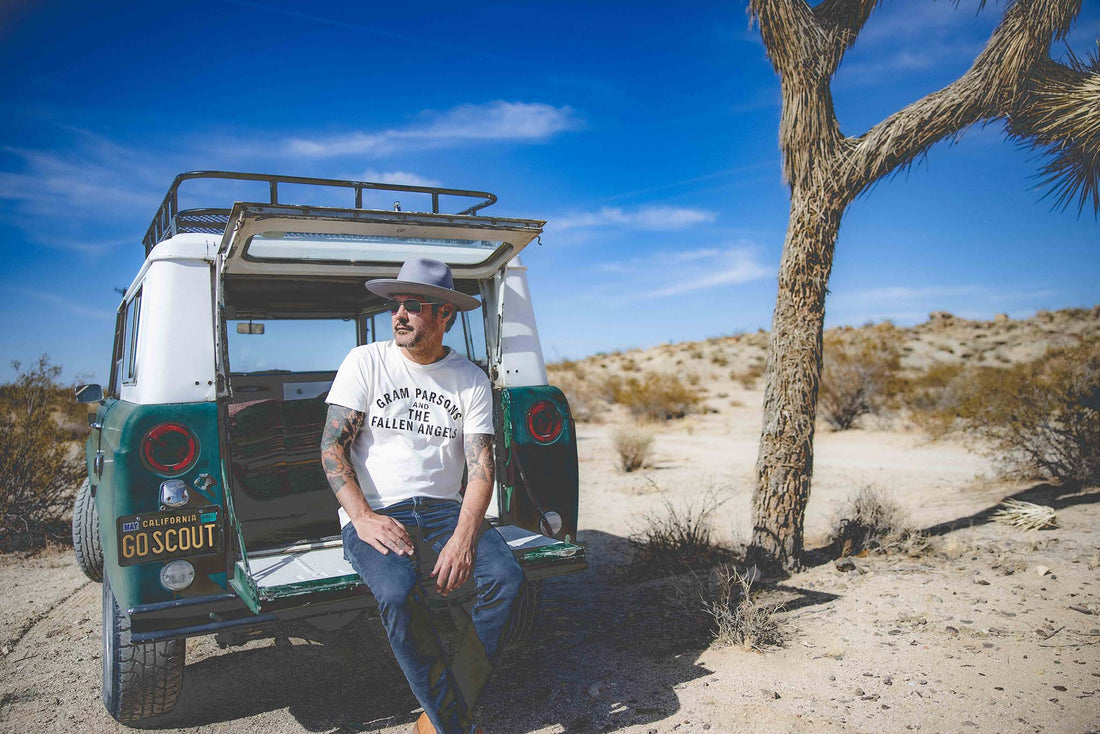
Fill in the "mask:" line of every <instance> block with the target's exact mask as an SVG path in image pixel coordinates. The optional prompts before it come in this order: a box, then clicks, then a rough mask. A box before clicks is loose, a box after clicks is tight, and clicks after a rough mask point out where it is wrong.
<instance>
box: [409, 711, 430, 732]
mask: <svg viewBox="0 0 1100 734" xmlns="http://www.w3.org/2000/svg"><path fill="white" fill-rule="evenodd" d="M412 734H435V727H434V726H432V720H431V719H429V718H428V714H427V713H423V714H420V718H419V719H417V720H416V723H415V724H413V728H412Z"/></svg>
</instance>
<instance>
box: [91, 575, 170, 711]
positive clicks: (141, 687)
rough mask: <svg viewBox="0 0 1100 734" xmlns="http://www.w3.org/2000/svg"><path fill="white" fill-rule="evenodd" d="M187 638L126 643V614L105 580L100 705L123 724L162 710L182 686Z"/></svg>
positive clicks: (127, 620) (128, 626)
mask: <svg viewBox="0 0 1100 734" xmlns="http://www.w3.org/2000/svg"><path fill="white" fill-rule="evenodd" d="M186 642H187V641H186V640H168V641H166V642H145V643H140V644H137V645H132V644H130V618H129V617H127V616H126V615H124V614H123V613H122V611H121V610H120V609H119V608H118V602H116V601H115V595H114V593H113V592H112V591H111V584H110V582H109V580H108V579H106V578H104V579H103V705H104V706H105V707H106V708H107V713H109V714H110V715H111V716H113V717H114V718H115V719H116V720H118V721H119V722H121V723H123V724H136V723H138V722H140V721H143V720H144V719H148V718H150V717H153V716H159V715H160V714H166V713H168V712H169V711H171V710H172V708H173V707H174V706H175V705H176V700H177V699H178V698H179V695H180V688H182V687H183V662H184V655H185V653H186V650H187V645H186Z"/></svg>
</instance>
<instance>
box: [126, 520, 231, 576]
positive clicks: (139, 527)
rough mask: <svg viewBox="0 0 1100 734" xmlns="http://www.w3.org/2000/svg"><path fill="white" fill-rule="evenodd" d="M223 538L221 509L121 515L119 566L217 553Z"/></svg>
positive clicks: (219, 550)
mask: <svg viewBox="0 0 1100 734" xmlns="http://www.w3.org/2000/svg"><path fill="white" fill-rule="evenodd" d="M222 535H223V532H222V518H221V508H220V507H196V508H194V509H183V510H167V511H165V512H147V513H144V514H141V515H124V516H123V517H120V518H118V563H119V565H120V566H132V565H134V564H135V563H148V562H150V561H164V560H168V559H170V558H187V557H188V556H204V555H207V554H210V553H219V552H221V549H222Z"/></svg>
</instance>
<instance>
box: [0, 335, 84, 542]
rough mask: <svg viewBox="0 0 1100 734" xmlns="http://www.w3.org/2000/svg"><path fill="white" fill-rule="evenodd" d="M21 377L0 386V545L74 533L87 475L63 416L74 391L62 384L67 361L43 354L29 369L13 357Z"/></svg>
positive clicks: (67, 411) (67, 412) (59, 537)
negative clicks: (77, 497)
mask: <svg viewBox="0 0 1100 734" xmlns="http://www.w3.org/2000/svg"><path fill="white" fill-rule="evenodd" d="M12 367H13V368H14V369H15V371H16V372H17V373H18V376H17V377H16V380H15V382H13V383H11V384H8V385H4V386H2V387H0V435H2V436H3V437H4V440H3V441H0V516H2V518H3V523H2V524H0V548H2V549H4V550H10V549H13V548H27V547H37V546H41V545H42V544H44V543H45V542H46V541H47V540H50V539H54V540H60V541H65V540H66V539H68V538H71V533H70V529H69V527H68V525H67V523H66V522H65V516H66V514H67V513H68V512H69V511H71V509H72V507H71V505H72V498H73V495H74V493H75V491H76V489H77V487H78V486H79V485H80V481H81V478H82V477H83V476H84V461H83V458H82V455H81V453H80V451H79V446H78V445H77V444H75V443H74V442H73V441H72V440H71V439H72V430H71V429H67V428H65V427H63V426H62V425H61V424H60V423H59V418H62V419H64V418H66V417H67V416H69V414H70V412H71V411H70V406H69V404H68V403H69V402H71V401H72V397H71V396H70V395H69V394H67V391H64V390H62V389H61V388H60V387H58V385H57V378H58V376H59V375H60V374H61V367H57V366H53V365H51V364H50V362H49V358H48V357H46V356H45V355H43V356H42V357H41V358H39V360H38V363H37V364H35V365H34V366H33V367H31V368H30V369H29V370H26V371H24V370H22V369H21V365H20V363H18V362H12Z"/></svg>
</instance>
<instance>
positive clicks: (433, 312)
mask: <svg viewBox="0 0 1100 734" xmlns="http://www.w3.org/2000/svg"><path fill="white" fill-rule="evenodd" d="M393 300H395V301H407V300H413V301H419V302H420V303H422V304H425V305H423V306H422V307H421V309H420V312H419V313H411V312H409V311H408V309H406V308H405V306H404V305H402V306H401V308H399V309H397V313H395V314H392V315H391V317H390V319H391V321H392V323H393V340H394V341H395V342H396V343H397V346H399V347H408V348H417V347H420V346H422V345H423V346H432V345H440V344H442V343H443V334H444V332H445V331H446V330H447V328H446V327H447V316H448V315H449V314H450V309H453V308H454V306H452V305H450V304H447V305H445V306H442V307H441V306H438V305H437V306H436V307H435V308H434V309H433V307H432V306H430V305H427V304H429V303H433V301H431V299H429V298H425V297H424V296H417V295H412V294H402V295H395V296H393Z"/></svg>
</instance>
